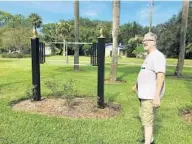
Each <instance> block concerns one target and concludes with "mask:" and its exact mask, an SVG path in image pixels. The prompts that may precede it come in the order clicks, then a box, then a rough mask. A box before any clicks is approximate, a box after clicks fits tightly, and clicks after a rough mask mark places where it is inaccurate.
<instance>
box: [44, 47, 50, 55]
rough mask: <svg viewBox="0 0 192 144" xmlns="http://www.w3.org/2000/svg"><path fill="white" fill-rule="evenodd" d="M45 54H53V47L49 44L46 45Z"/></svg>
mask: <svg viewBox="0 0 192 144" xmlns="http://www.w3.org/2000/svg"><path fill="white" fill-rule="evenodd" d="M45 55H51V47H50V46H49V45H45Z"/></svg>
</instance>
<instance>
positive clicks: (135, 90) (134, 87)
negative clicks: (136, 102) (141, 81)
mask: <svg viewBox="0 0 192 144" xmlns="http://www.w3.org/2000/svg"><path fill="white" fill-rule="evenodd" d="M132 92H134V93H136V92H137V87H136V85H134V86H133V87H132Z"/></svg>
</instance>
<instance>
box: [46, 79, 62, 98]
mask: <svg viewBox="0 0 192 144" xmlns="http://www.w3.org/2000/svg"><path fill="white" fill-rule="evenodd" d="M45 85H46V86H47V88H48V89H49V90H51V94H50V95H48V96H54V97H61V96H62V94H63V91H61V90H59V85H58V83H57V82H55V81H53V80H48V81H46V82H45Z"/></svg>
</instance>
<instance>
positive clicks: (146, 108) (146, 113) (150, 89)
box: [132, 32, 166, 144]
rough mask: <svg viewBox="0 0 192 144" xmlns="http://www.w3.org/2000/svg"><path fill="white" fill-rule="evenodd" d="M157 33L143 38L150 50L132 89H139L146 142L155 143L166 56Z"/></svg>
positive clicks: (146, 48) (147, 49)
mask: <svg viewBox="0 0 192 144" xmlns="http://www.w3.org/2000/svg"><path fill="white" fill-rule="evenodd" d="M156 40H157V35H156V34H154V33H152V32H149V33H147V34H145V36H144V39H143V46H144V49H145V50H146V51H147V52H148V55H147V57H146V58H145V61H144V63H143V64H142V66H141V70H140V72H139V74H138V78H137V85H135V86H134V87H133V88H132V90H133V91H135V90H136V91H137V95H138V98H139V100H140V112H139V114H140V118H141V122H142V125H143V126H144V137H145V139H144V141H143V142H144V144H154V140H153V127H154V117H155V110H156V109H157V108H158V107H160V99H161V98H162V96H163V94H164V91H165V82H164V77H165V70H166V59H165V56H164V55H163V54H162V53H161V52H160V51H159V50H158V49H157V46H156Z"/></svg>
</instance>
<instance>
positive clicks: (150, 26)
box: [149, 0, 154, 32]
mask: <svg viewBox="0 0 192 144" xmlns="http://www.w3.org/2000/svg"><path fill="white" fill-rule="evenodd" d="M153 6H154V2H153V0H151V2H150V19H149V32H150V31H151V28H152V19H153Z"/></svg>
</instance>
